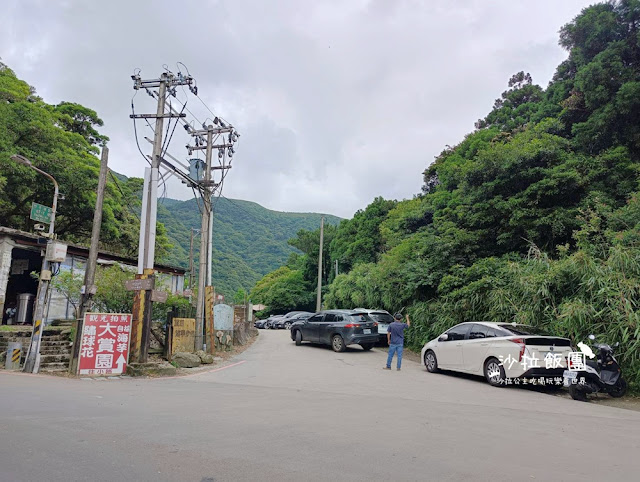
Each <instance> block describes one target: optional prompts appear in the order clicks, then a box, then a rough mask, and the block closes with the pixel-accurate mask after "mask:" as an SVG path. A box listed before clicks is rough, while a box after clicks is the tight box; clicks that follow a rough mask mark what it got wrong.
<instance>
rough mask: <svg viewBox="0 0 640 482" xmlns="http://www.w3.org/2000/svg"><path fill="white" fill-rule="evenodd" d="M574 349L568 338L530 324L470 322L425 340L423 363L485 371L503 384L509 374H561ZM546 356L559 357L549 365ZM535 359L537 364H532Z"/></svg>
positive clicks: (492, 380)
mask: <svg viewBox="0 0 640 482" xmlns="http://www.w3.org/2000/svg"><path fill="white" fill-rule="evenodd" d="M571 351H572V349H571V341H570V340H569V339H568V338H561V337H557V336H546V335H544V334H542V333H541V332H540V331H538V330H536V329H535V328H532V327H530V326H525V325H518V324H515V323H491V322H484V321H483V322H467V323H461V324H459V325H456V326H454V327H453V328H450V329H448V330H447V331H445V332H444V333H443V334H442V335H440V336H439V337H438V338H436V339H434V340H431V341H430V342H428V343H427V344H425V345H424V347H423V348H422V363H423V364H424V366H425V367H426V368H427V370H428V371H429V372H432V373H433V372H436V371H438V370H439V369H442V370H452V371H456V372H464V373H471V374H476V375H484V377H485V378H486V380H487V381H488V382H489V383H490V384H491V385H494V386H503V385H505V383H506V379H507V378H509V379H514V378H533V377H535V378H539V377H545V378H546V377H553V378H556V377H562V374H563V372H564V370H565V368H566V367H567V359H568V356H569V353H570V352H571ZM547 356H550V357H551V358H554V359H556V362H555V363H554V365H555V367H554V366H553V365H551V366H550V367H549V368H547V363H546V361H545V357H547ZM534 359H537V360H538V362H537V364H538V365H539V366H538V367H535V366H532V365H534V362H533V360H534ZM523 360H524V362H525V363H523ZM527 361H528V362H529V366H527V363H526V362H527Z"/></svg>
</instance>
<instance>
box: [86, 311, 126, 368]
mask: <svg viewBox="0 0 640 482" xmlns="http://www.w3.org/2000/svg"><path fill="white" fill-rule="evenodd" d="M130 331H131V315H130V314H121V313H118V314H114V313H87V314H86V315H85V317H84V327H83V329H82V338H81V341H80V343H81V345H80V361H79V363H78V368H79V370H80V372H79V373H80V375H120V374H122V373H124V371H125V370H126V367H127V361H128V360H129V338H130V337H129V335H130Z"/></svg>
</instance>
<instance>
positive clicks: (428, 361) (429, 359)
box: [424, 350, 438, 373]
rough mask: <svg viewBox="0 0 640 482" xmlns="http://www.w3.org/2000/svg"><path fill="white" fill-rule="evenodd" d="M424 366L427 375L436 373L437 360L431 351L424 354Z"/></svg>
mask: <svg viewBox="0 0 640 482" xmlns="http://www.w3.org/2000/svg"><path fill="white" fill-rule="evenodd" d="M424 366H425V367H427V371H428V372H429V373H436V372H437V371H438V359H437V358H436V354H435V353H434V352H433V350H427V351H426V353H425V354H424Z"/></svg>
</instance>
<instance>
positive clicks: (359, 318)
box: [291, 310, 378, 352]
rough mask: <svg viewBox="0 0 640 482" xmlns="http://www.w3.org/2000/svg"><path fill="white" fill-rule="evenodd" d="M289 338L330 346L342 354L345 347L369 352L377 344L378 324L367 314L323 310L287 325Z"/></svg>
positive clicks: (299, 341) (299, 343) (298, 342)
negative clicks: (289, 331) (357, 347)
mask: <svg viewBox="0 0 640 482" xmlns="http://www.w3.org/2000/svg"><path fill="white" fill-rule="evenodd" d="M291 339H292V340H293V341H295V342H296V345H301V344H302V342H303V341H309V342H311V343H321V344H324V345H330V346H331V348H333V351H337V352H342V351H345V350H346V349H347V345H360V346H361V347H362V348H363V349H364V350H371V348H373V346H374V345H375V343H376V341H378V324H377V323H376V322H375V321H373V320H372V319H371V318H370V317H369V315H368V314H367V313H365V312H362V311H356V310H327V311H321V312H320V313H316V314H315V315H313V316H312V317H310V318H308V319H306V320H303V321H298V322H295V323H294V324H293V325H291Z"/></svg>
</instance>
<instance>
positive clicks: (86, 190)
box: [0, 63, 170, 257]
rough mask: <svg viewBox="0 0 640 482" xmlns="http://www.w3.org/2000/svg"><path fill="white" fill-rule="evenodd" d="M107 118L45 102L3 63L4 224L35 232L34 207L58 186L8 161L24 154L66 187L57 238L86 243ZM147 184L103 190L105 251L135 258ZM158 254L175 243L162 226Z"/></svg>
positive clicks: (0, 183)
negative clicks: (100, 146) (142, 197)
mask: <svg viewBox="0 0 640 482" xmlns="http://www.w3.org/2000/svg"><path fill="white" fill-rule="evenodd" d="M101 125H102V120H101V119H100V118H99V117H98V115H97V114H96V113H95V112H94V111H93V110H91V109H89V108H87V107H84V106H81V105H79V104H73V103H68V102H63V103H61V104H59V105H57V106H51V105H48V104H46V103H45V102H44V101H43V100H42V99H40V98H38V97H36V96H35V95H34V90H33V89H32V88H30V87H29V85H28V84H26V83H25V82H23V81H22V80H20V79H18V78H17V77H16V75H15V74H14V72H13V71H12V70H11V69H9V68H8V67H7V66H6V65H4V64H1V63H0V187H1V188H2V189H1V190H0V224H1V225H3V226H8V227H11V228H15V229H20V230H23V231H31V230H32V227H33V223H32V221H31V220H30V219H29V211H30V208H31V204H32V203H33V202H37V203H40V204H44V205H47V206H50V205H51V202H52V197H53V186H52V184H51V183H50V182H49V181H46V180H45V179H43V177H42V176H41V175H40V174H38V173H36V172H35V171H34V170H33V169H30V168H29V167H26V166H23V165H19V164H16V163H15V162H13V161H12V160H10V156H11V155H13V154H22V155H24V156H26V157H27V158H28V159H29V160H31V162H32V163H33V164H34V165H35V166H36V167H38V168H40V169H42V170H43V171H45V172H47V173H49V174H51V175H52V176H53V177H54V178H55V179H56V180H57V181H58V183H59V185H60V193H61V194H63V195H64V198H62V197H60V198H59V204H58V210H57V213H56V234H57V235H58V237H59V238H60V239H63V240H66V241H69V242H77V243H85V244H88V243H89V242H90V236H91V227H92V220H93V211H94V208H95V200H96V188H97V184H98V173H99V169H100V161H99V160H98V158H97V157H96V155H95V154H97V152H98V147H97V144H103V143H105V142H106V141H107V140H108V139H107V137H105V136H103V135H101V134H99V132H98V131H97V130H96V127H99V126H101ZM141 192H142V181H141V180H135V179H133V180H132V179H129V180H127V179H126V178H125V179H123V181H122V182H120V183H118V185H116V184H115V182H113V180H109V182H108V184H107V188H106V192H105V200H104V207H103V220H102V229H101V236H100V242H101V248H103V249H108V250H111V251H115V252H118V253H122V254H125V255H131V254H134V253H135V251H136V249H135V247H136V246H137V240H138V229H139V219H138V217H137V213H136V211H137V212H139V210H140V199H139V196H140V195H141ZM158 233H159V236H158V238H157V244H158V256H159V257H161V256H163V255H164V254H166V253H167V252H168V249H169V248H170V244H169V243H168V238H167V236H166V232H165V231H164V230H163V226H161V225H158Z"/></svg>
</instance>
